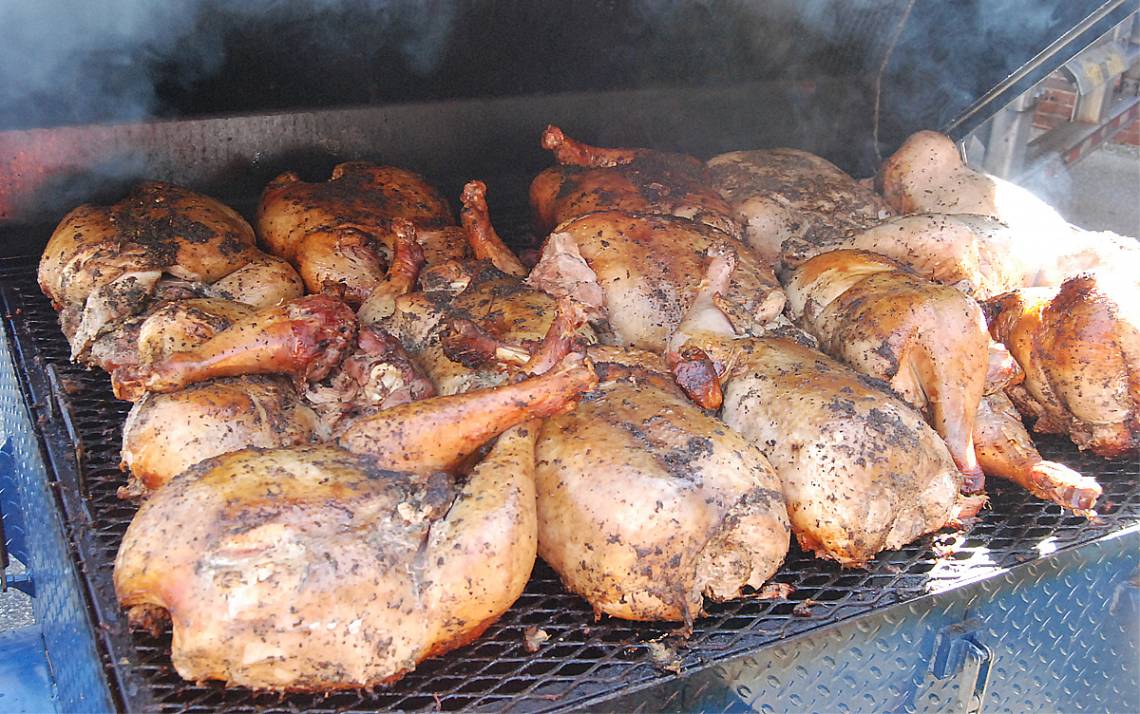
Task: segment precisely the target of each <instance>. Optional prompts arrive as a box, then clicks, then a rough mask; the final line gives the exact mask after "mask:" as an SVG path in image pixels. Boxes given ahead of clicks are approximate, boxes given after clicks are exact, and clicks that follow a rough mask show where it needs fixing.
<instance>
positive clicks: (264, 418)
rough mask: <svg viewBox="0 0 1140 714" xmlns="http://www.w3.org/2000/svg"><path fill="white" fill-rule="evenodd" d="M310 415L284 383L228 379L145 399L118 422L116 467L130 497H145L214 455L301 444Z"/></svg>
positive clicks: (314, 429) (310, 433)
mask: <svg viewBox="0 0 1140 714" xmlns="http://www.w3.org/2000/svg"><path fill="white" fill-rule="evenodd" d="M319 431H320V430H319V425H318V422H317V415H316V414H315V413H314V412H313V410H312V409H310V408H309V407H308V406H306V405H305V404H304V403H303V402H302V401H301V400H300V398H299V397H298V396H297V390H296V389H294V388H293V387H292V385H290V384H289V383H288V382H287V381H286V380H283V379H280V378H274V377H231V378H227V379H216V380H212V381H209V382H201V383H199V384H192V385H190V386H189V387H187V388H186V389H182V390H179V391H177V392H173V393H171V394H147V395H145V396H144V397H143V398H142V399H140V400H139V401H138V402H136V403H135V405H134V406H133V407H132V408H131V412H130V414H128V415H127V421H126V423H125V424H124V425H123V450H122V468H124V469H130V472H131V481H132V487H130V489H129V490H131V491H133V492H142V493H147V492H150V491H154V490H156V489H158V488H160V487H161V486H163V485H164V484H165V483H166V482H167V481H169V480H170V479H171V478H173V477H174V476H175V475H177V474H180V473H182V472H183V471H185V470H186V469H188V468H189V467H191V466H193V465H194V464H196V463H198V462H199V461H203V460H205V459H208V458H210V457H213V456H217V455H219V454H225V453H228V452H231V451H237V450H239V449H244V448H247V447H251V446H258V447H264V448H271V447H280V446H297V445H301V444H307V443H309V442H310V441H312V440H313V439H314V437H315V436H317V435H318V434H319Z"/></svg>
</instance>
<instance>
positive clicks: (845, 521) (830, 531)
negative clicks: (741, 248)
mask: <svg viewBox="0 0 1140 714" xmlns="http://www.w3.org/2000/svg"><path fill="white" fill-rule="evenodd" d="M728 248H729V246H723V245H722V246H717V247H716V248H715V249H714V250H710V251H709V253H710V255H709V262H708V266H707V267H706V269H705V274H704V277H703V278H702V280H701V288H700V292H699V293H698V295H697V298H696V299H695V300H694V301H693V304H692V306H691V307H690V308H689V311H688V313H687V314H686V315H685V319H684V320H683V321H682V323H681V326H680V327H679V328H678V329H677V332H676V333H675V334H674V335H673V337H672V338H671V339H670V352H669V357H670V362H671V367H672V368H673V373H674V375H675V376H676V377H677V381H678V383H679V385H680V386H681V388H682V389H684V391H685V392H686V394H688V395H689V397H690V398H691V399H693V400H694V401H696V402H697V403H698V404H701V405H702V406H706V407H712V408H716V407H721V406H722V404H723V411H722V418H723V419H724V420H725V422H726V423H727V424H728V425H729V426H731V427H732V428H733V429H735V430H736V431H738V432H739V433H741V434H742V435H744V436H745V437H746V438H748V439H749V440H750V441H751V442H752V443H754V444H756V445H757V446H758V447H760V449H761V450H762V451H763V452H764V454H765V455H766V456H767V457H768V458H769V459H770V461H771V463H772V465H773V466H774V467H775V468H776V472H777V473H778V474H779V476H780V479H781V483H782V488H783V494H784V498H785V500H786V502H787V507H788V515H789V517H790V519H791V524H792V530H793V532H794V533H795V534H796V538H797V539H798V540H799V542H800V544H801V545H802V546H803V547H804V548H805V549H806V550H810V551H812V552H814V553H816V555H818V556H819V557H822V558H831V559H834V560H837V561H839V562H840V563H843V564H844V565H860V564H862V563H865V562H866V561H868V560H870V559H871V558H872V557H874V555H875V554H876V553H878V552H879V551H881V550H885V549H890V548H897V547H900V546H901V545H904V544H906V543H909V542H910V541H912V540H914V539H915V538H917V537H918V536H920V535H922V534H924V533H928V532H930V531H933V530H937V529H939V528H941V527H942V526H944V525H946V524H947V522H948V521H949V520H950V519H951V517H952V516H954V515H955V514H956V512H957V511H958V508H959V504H958V499H957V493H958V489H959V485H960V483H961V476H960V474H959V473H958V472H957V470H956V468H955V466H954V462H953V459H952V458H951V457H950V453H949V451H948V450H947V449H946V444H945V443H944V442H943V441H942V440H941V439H939V437H938V435H937V434H936V433H935V432H934V431H933V430H932V429H931V428H930V427H929V426H927V425H926V424H925V423H924V422H923V421H922V417H921V416H920V415H919V414H917V413H916V412H914V411H912V410H911V409H910V408H909V407H907V406H906V405H905V404H903V403H902V402H901V401H900V400H899V399H897V398H895V397H894V396H892V395H889V394H888V391H887V390H888V388H887V386H886V385H885V384H883V383H881V382H875V381H873V380H870V379H867V378H866V377H862V376H860V375H858V374H857V373H855V372H854V371H852V370H851V369H849V368H847V367H844V366H842V365H840V364H839V363H837V362H834V361H832V360H830V359H828V358H826V357H824V356H823V355H822V354H820V353H819V352H817V351H816V350H814V349H811V348H809V347H806V346H804V345H802V344H799V343H798V342H795V341H793V340H790V339H786V338H782V337H775V336H773V337H765V338H762V339H753V338H743V339H738V338H737V337H736V334H735V332H734V331H733V328H732V325H731V324H730V322H729V321H728V319H727V317H726V316H725V315H724V314H723V313H722V312H720V309H719V308H718V307H717V304H716V300H715V298H716V295H717V294H718V293H719V292H721V291H723V290H724V289H725V287H726V286H727V284H728V280H729V275H730V274H731V272H732V269H733V262H734V259H735V254H734V252H732V251H731V250H729V249H728ZM714 405H715V406H714Z"/></svg>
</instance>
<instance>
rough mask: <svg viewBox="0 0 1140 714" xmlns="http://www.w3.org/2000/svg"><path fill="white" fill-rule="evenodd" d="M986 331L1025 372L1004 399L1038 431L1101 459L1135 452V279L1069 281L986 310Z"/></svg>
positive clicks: (1139, 331)
mask: <svg viewBox="0 0 1140 714" xmlns="http://www.w3.org/2000/svg"><path fill="white" fill-rule="evenodd" d="M986 307H987V311H988V313H989V325H990V332H991V333H992V334H993V336H994V338H995V339H997V340H1000V341H1002V342H1003V343H1004V344H1005V346H1006V347H1008V348H1009V351H1010V353H1011V354H1012V355H1013V357H1014V359H1016V360H1017V362H1018V364H1020V365H1021V367H1022V369H1024V371H1025V380H1024V382H1023V383H1022V384H1020V385H1018V386H1015V387H1011V388H1010V389H1009V390H1008V393H1009V396H1010V397H1011V398H1012V399H1013V401H1014V403H1015V404H1016V405H1017V408H1018V410H1019V411H1021V413H1022V414H1024V415H1025V416H1027V417H1029V418H1031V419H1033V420H1035V421H1034V429H1035V430H1036V431H1039V432H1046V433H1059V434H1068V435H1069V437H1070V438H1071V439H1072V440H1073V442H1074V443H1075V444H1077V446H1079V447H1080V448H1082V449H1092V450H1093V452H1094V453H1097V454H1099V455H1101V456H1105V457H1113V456H1121V455H1124V454H1128V453H1135V452H1136V450H1137V449H1138V448H1140V286H1138V285H1137V278H1136V274H1135V272H1129V271H1128V269H1127V268H1125V269H1124V270H1123V271H1121V272H1120V273H1115V274H1114V273H1111V272H1105V271H1100V272H1093V273H1082V274H1080V275H1075V276H1073V277H1071V278H1069V279H1068V280H1066V281H1065V282H1064V283H1062V284H1061V286H1060V287H1059V288H1027V289H1024V290H1018V291H1015V292H1012V293H1007V294H1005V295H1001V296H998V297H996V298H994V299H993V300H991V301H990V302H989V303H987V306H986Z"/></svg>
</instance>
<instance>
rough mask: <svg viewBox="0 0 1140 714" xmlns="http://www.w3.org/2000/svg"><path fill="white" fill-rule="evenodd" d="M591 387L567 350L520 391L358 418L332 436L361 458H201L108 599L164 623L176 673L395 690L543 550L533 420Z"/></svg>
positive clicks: (486, 609) (260, 683) (164, 499)
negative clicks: (170, 632)
mask: <svg viewBox="0 0 1140 714" xmlns="http://www.w3.org/2000/svg"><path fill="white" fill-rule="evenodd" d="M596 383H597V378H596V377H595V376H594V373H593V371H592V369H591V368H590V366H589V364H588V363H586V362H584V361H583V359H582V356H581V355H580V354H579V355H570V356H568V357H567V358H566V359H565V360H563V362H562V363H560V364H559V365H558V366H556V367H555V368H554V369H553V370H551V371H550V372H548V373H547V374H545V375H542V376H540V377H536V378H533V379H530V380H526V381H524V382H520V383H518V384H513V385H509V386H505V387H500V388H496V389H493V390H486V391H483V392H472V393H468V394H463V395H458V396H453V397H437V398H433V399H429V400H425V401H421V402H416V403H413V404H407V405H404V406H402V407H397V408H395V409H389V410H387V411H384V412H380V413H378V414H375V415H372V416H370V417H367V418H365V419H361V420H358V421H357V422H356V424H355V429H354V431H353V433H352V434H350V435H346V436H345V437H343V438H342V439H341V441H340V444H341V446H342V447H348V448H349V449H357V453H354V452H353V451H349V450H345V449H344V448H340V447H336V446H331V445H329V446H315V447H303V448H292V449H274V450H268V451H266V450H243V451H238V452H233V453H230V454H225V455H223V456H219V457H215V458H213V459H210V460H207V461H204V462H202V463H200V464H198V465H197V466H195V467H193V468H191V469H190V470H189V471H186V472H183V473H182V474H180V475H179V476H177V477H175V478H174V479H173V480H172V481H171V482H170V483H168V484H167V485H166V486H165V487H163V488H162V489H161V490H159V491H158V492H157V493H156V494H154V496H152V497H151V498H150V499H149V500H148V501H147V502H146V503H144V504H143V506H142V508H140V509H139V512H138V513H137V514H136V516H135V518H134V520H133V521H132V522H131V525H130V527H129V528H128V529H127V533H126V535H125V536H124V538H123V542H122V545H121V546H120V549H119V554H118V557H117V558H116V562H115V573H114V581H115V590H116V593H117V594H118V597H119V601H120V603H121V604H122V605H123V606H124V607H126V608H128V609H129V611H130V617H131V620H132V622H133V623H135V624H139V625H149V626H151V627H154V626H157V625H158V624H160V622H161V619H162V617H164V616H165V615H164V613H168V615H169V617H170V619H171V621H172V623H173V629H174V637H173V641H172V659H173V662H174V666H175V668H176V669H177V671H178V673H179V674H180V675H181V676H182V677H184V678H185V679H188V680H191V681H194V680H198V681H200V680H205V679H219V680H222V681H225V682H227V683H229V684H234V685H242V686H248V687H254V688H259V689H278V690H327V689H339V688H359V687H370V686H375V685H379V684H384V683H387V682H391V681H393V680H395V679H398V678H399V677H400V676H401V675H403V674H404V673H405V672H407V671H409V670H411V669H413V668H414V667H415V666H416V664H417V663H419V662H420V661H422V660H423V659H425V658H427V657H430V656H433V655H437V654H441V653H443V652H446V651H448V650H450V649H453V648H455V647H459V646H462V645H463V644H466V643H467V642H470V641H471V640H472V639H474V638H476V637H478V636H479V635H480V634H481V633H482V632H483V631H484V630H485V629H486V628H487V627H488V626H489V625H490V624H491V623H492V622H494V621H495V620H496V619H498V617H499V616H500V615H501V614H502V613H503V612H504V611H506V609H507V608H509V607H510V606H511V605H512V604H513V603H514V601H515V599H517V598H518V596H519V594H520V593H521V592H522V590H523V587H524V586H525V584H526V582H527V579H528V578H529V576H530V572H531V569H532V568H533V565H534V558H535V547H536V545H535V543H536V526H535V518H536V516H535V492H534V447H535V441H536V439H537V437H538V424H537V422H535V421H533V420H535V419H540V418H542V417H544V416H549V415H551V414H558V413H564V412H565V411H567V410H569V409H572V408H573V406H574V403H575V401H576V400H577V398H578V395H579V394H580V393H581V392H583V391H587V390H589V389H591V388H592V387H593V386H594V385H595V384H596ZM498 434H501V436H499V437H498V439H497V440H496V441H495V442H494V443H493V445H491V447H490V450H489V451H487V453H486V455H485V456H483V458H482V459H481V460H479V461H478V463H477V464H475V465H474V466H473V467H471V468H469V469H466V468H463V464H466V463H470V461H471V459H472V457H473V456H475V455H476V452H477V451H478V450H479V449H480V447H482V446H483V445H484V444H485V443H486V442H487V441H488V440H490V439H493V438H494V437H495V436H496V435H498ZM357 447H360V448H357ZM444 470H456V471H460V470H462V471H466V472H467V474H466V478H465V480H464V481H463V482H462V483H460V482H457V481H456V480H455V479H454V478H453V477H452V476H451V475H449V474H447V473H444Z"/></svg>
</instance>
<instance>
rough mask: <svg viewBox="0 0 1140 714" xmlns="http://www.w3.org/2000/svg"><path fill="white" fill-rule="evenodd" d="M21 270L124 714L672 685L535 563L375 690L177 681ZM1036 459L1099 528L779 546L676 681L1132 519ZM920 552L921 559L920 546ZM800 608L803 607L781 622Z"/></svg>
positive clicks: (60, 362) (31, 387) (1073, 462)
mask: <svg viewBox="0 0 1140 714" xmlns="http://www.w3.org/2000/svg"><path fill="white" fill-rule="evenodd" d="M497 223H499V224H500V225H499V228H500V231H501V232H502V233H503V234H504V235H513V236H515V237H516V238H518V237H523V235H524V231H523V229H522V228H521V227H522V226H523V225H525V221H524V220H523V219H522V218H519V217H517V216H516V217H515V220H513V221H508V220H504V219H499V220H497ZM520 242H523V241H515V244H516V245H518V244H519V243H520ZM35 265H36V258H34V257H26V258H20V259H10V260H7V261H3V262H0V288H2V290H3V295H4V298H5V302H6V306H7V320H6V322H7V327H8V330H9V338H10V339H11V340H12V344H13V347H14V350H13V352H14V354H15V355H17V361H18V362H19V364H18V369H19V370H20V371H21V378H22V380H23V384H24V386H25V389H26V398H27V399H28V400H29V404H31V405H32V411H33V415H35V416H37V417H38V422H37V423H38V425H39V429H40V431H41V435H42V436H43V442H44V446H45V450H46V452H47V454H48V456H49V460H48V462H49V463H50V464H52V469H53V471H54V473H51V474H49V475H48V477H49V478H50V479H52V480H53V482H54V485H55V486H56V488H57V492H58V493H59V494H60V503H61V506H62V507H63V508H64V510H65V515H66V519H67V522H68V526H69V537H70V538H71V546H72V550H73V554H74V557H75V558H76V562H77V564H78V567H79V570H80V572H81V574H82V575H83V577H84V579H85V582H86V584H87V586H88V588H89V597H90V600H91V603H90V604H91V608H92V615H93V618H94V620H95V622H96V623H97V629H98V635H99V637H100V638H101V643H102V646H103V648H104V651H103V653H102V655H103V664H104V668H105V669H106V672H107V675H108V678H109V679H110V681H112V682H114V683H115V685H116V686H115V688H116V689H117V691H116V696H118V697H119V698H120V702H121V704H122V705H123V706H124V707H125V708H127V709H130V710H151V711H160V712H174V711H189V712H214V711H219V710H226V711H235V712H247V711H248V712H253V711H263V710H265V709H267V708H269V709H283V710H305V711H366V710H367V711H371V710H376V709H379V708H385V709H387V708H397V709H443V710H456V709H463V708H480V709H495V710H503V709H511V710H515V711H540V710H551V709H562V708H580V707H582V706H585V705H588V704H594V705H596V704H598V703H599V702H602V701H604V700H605V699H606V698H608V697H609V696H612V695H615V694H617V693H619V692H620V693H628V692H629V691H630V690H631V689H636V688H638V687H641V686H647V685H650V684H652V683H654V682H655V681H659V680H660V679H661V678H663V677H671V676H674V675H672V674H669V673H666V672H662V671H661V670H659V669H657V668H656V667H655V666H654V665H653V663H652V662H651V660H650V658H649V654H648V643H649V642H650V641H651V640H656V639H661V638H666V637H668V636H669V635H670V634H671V633H672V632H673V628H672V627H671V626H669V625H661V624H654V623H630V622H623V621H620V620H611V619H605V620H603V621H601V622H594V618H593V615H592V613H591V610H590V608H589V607H588V606H587V605H586V604H585V602H584V601H582V600H581V599H579V598H577V597H576V596H573V595H571V594H569V593H567V592H565V591H564V590H563V589H562V587H561V585H560V583H559V581H558V577H557V576H556V575H555V574H554V572H553V571H552V570H551V569H550V568H548V567H547V566H545V564H543V563H542V562H539V563H538V564H537V565H536V567H535V571H534V575H533V576H532V578H531V581H530V583H529V585H528V587H527V589H526V592H525V593H524V594H523V595H522V597H521V598H520V600H519V601H518V603H517V604H516V605H515V606H514V607H513V608H512V609H511V610H510V611H509V612H508V613H507V614H506V615H504V616H503V618H502V619H501V620H500V621H499V622H498V623H496V624H495V625H493V626H492V627H491V628H490V629H489V630H488V631H487V633H486V634H485V635H484V636H483V637H482V638H480V639H479V640H477V641H476V642H475V643H473V644H472V645H469V646H468V647H465V648H463V649H461V650H458V651H455V652H452V653H450V654H448V655H446V656H444V657H440V658H437V659H433V660H429V661H427V662H424V663H423V664H422V665H421V666H420V667H419V668H418V669H417V670H416V671H415V672H412V673H411V674H409V675H408V676H407V677H405V678H404V679H402V680H401V681H399V682H397V683H396V684H394V685H393V686H391V687H389V688H386V689H381V690H377V691H373V692H356V691H353V692H341V693H336V694H331V695H327V696H325V695H319V694H318V695H288V696H280V695H277V694H266V693H255V692H250V691H248V690H244V689H226V688H224V687H222V686H221V685H219V684H204V685H199V684H192V683H187V682H183V681H182V680H181V679H180V678H179V677H178V676H177V674H176V673H175V672H174V670H173V668H172V666H171V664H170V654H169V653H170V635H169V632H168V633H166V634H165V635H164V636H162V637H158V638H152V637H150V636H149V635H147V634H145V633H142V632H130V631H128V629H127V628H126V625H125V618H123V617H122V616H121V614H120V613H119V610H118V607H117V605H116V603H115V600H114V592H113V588H112V586H111V575H112V567H113V562H114V556H115V552H116V550H117V547H118V543H119V541H120V539H121V537H122V535H123V533H124V531H125V529H126V527H127V525H128V523H129V522H130V519H131V517H132V515H133V513H134V507H133V506H132V505H130V504H128V503H125V502H123V501H120V500H119V499H118V498H117V497H116V489H117V488H118V487H119V486H120V485H122V484H123V483H124V482H125V478H124V475H123V474H122V473H121V472H120V471H119V469H118V462H119V453H118V452H119V439H120V429H121V425H122V421H123V418H124V417H125V415H126V412H127V409H128V406H129V405H126V404H124V403H120V402H116V401H114V400H113V398H112V397H111V393H110V385H109V382H108V380H107V378H106V376H105V375H104V374H103V373H101V372H98V371H88V370H85V369H83V368H81V367H78V366H75V365H72V364H70V363H69V362H68V361H67V345H66V342H65V340H64V339H63V337H62V335H61V333H60V332H59V329H58V326H57V323H56V316H55V313H54V312H53V311H52V309H51V307H50V306H49V305H48V303H47V301H46V300H45V299H44V298H43V297H42V296H41V295H40V292H39V290H38V288H37V286H36V283H35V278H34V274H35ZM1039 446H1040V447H1041V451H1042V453H1044V454H1045V455H1046V457H1047V458H1052V459H1055V460H1058V461H1062V462H1064V463H1066V464H1068V465H1070V466H1072V467H1073V468H1075V469H1077V470H1079V471H1082V472H1083V473H1086V474H1090V475H1096V476H1097V477H1098V478H1099V479H1100V481H1101V484H1102V485H1103V486H1104V490H1105V500H1106V501H1107V502H1108V503H1109V504H1110V505H1109V507H1108V508H1107V509H1106V511H1105V513H1104V515H1103V518H1102V522H1101V523H1100V524H1096V525H1094V524H1089V523H1088V522H1086V521H1085V519H1083V518H1081V517H1079V516H1074V515H1071V514H1067V513H1065V512H1063V511H1062V510H1061V509H1060V508H1059V507H1057V506H1054V505H1050V504H1045V503H1043V502H1040V501H1037V500H1035V499H1034V498H1032V497H1030V496H1029V495H1028V494H1026V493H1025V492H1023V491H1021V490H1020V489H1017V488H1014V487H1012V486H1008V485H1007V484H1006V483H1004V482H1001V481H997V480H993V479H991V480H990V481H989V483H990V495H991V497H992V510H989V511H986V512H985V513H984V514H983V517H982V518H981V519H980V521H979V522H978V524H977V525H976V526H975V527H974V528H973V529H972V530H971V531H970V532H969V533H968V534H964V535H963V534H954V535H942V536H938V537H936V538H935V539H931V538H927V539H924V540H922V541H919V542H918V543H915V544H912V545H910V546H908V547H906V548H903V549H902V550H899V551H896V552H893V553H887V554H883V555H881V556H880V557H879V558H877V559H876V560H875V561H874V562H872V563H871V564H870V565H869V567H868V568H866V569H865V570H843V569H841V568H839V567H838V566H836V565H834V564H831V563H826V562H823V561H820V560H816V559H814V558H812V557H810V556H807V555H804V554H803V553H801V552H799V551H798V549H796V548H795V547H794V546H793V550H792V552H791V553H790V554H789V557H788V560H787V562H786V564H785V565H784V567H783V568H782V569H781V570H780V572H779V574H778V575H777V577H776V580H777V581H779V582H783V583H788V584H790V585H792V586H794V587H795V592H794V593H793V594H792V595H791V596H790V598H788V599H780V600H767V601H765V600H756V599H751V600H750V599H744V600H739V601H736V602H729V603H723V604H718V605H712V606H710V607H709V616H708V617H707V618H704V619H702V620H700V621H699V622H698V623H697V624H696V626H695V628H694V631H693V633H692V636H691V637H690V638H689V639H688V640H687V642H686V643H685V644H684V646H682V647H680V648H679V655H680V657H681V662H682V667H683V669H684V670H687V671H692V670H693V669H695V668H699V667H702V666H705V665H709V664H712V663H715V662H716V661H719V660H723V659H727V658H729V657H732V656H735V655H737V654H740V653H743V652H747V651H755V650H757V649H759V648H762V647H764V646H765V645H767V644H770V643H773V642H775V641H777V640H780V639H782V638H785V637H788V636H791V635H795V634H799V633H803V632H806V631H808V630H813V629H816V628H823V627H827V626H829V625H834V624H835V623H837V622H839V621H841V620H845V619H848V618H851V617H855V616H858V615H864V614H867V613H869V612H871V611H873V610H875V609H877V608H882V607H885V606H888V605H892V604H895V603H898V602H903V601H908V600H914V599H916V598H920V597H937V595H936V594H937V593H938V592H940V591H944V590H946V589H949V588H952V587H954V586H955V585H958V584H962V583H964V582H966V581H967V580H974V579H977V578H978V577H981V576H984V575H986V574H989V573H992V572H997V571H1000V570H1002V569H1004V568H1008V567H1011V566H1013V565H1016V564H1019V563H1022V562H1025V561H1028V560H1032V559H1034V558H1039V557H1043V556H1044V555H1046V554H1047V553H1049V552H1052V551H1054V550H1059V549H1063V548H1070V547H1073V546H1076V545H1079V544H1082V543H1085V542H1088V541H1091V540H1095V539H1098V538H1101V537H1104V536H1106V535H1108V534H1109V533H1111V532H1114V531H1116V530H1120V529H1121V528H1124V527H1126V526H1128V525H1131V524H1134V523H1136V522H1137V521H1138V520H1140V488H1138V485H1137V471H1138V468H1137V465H1136V464H1135V462H1134V461H1115V462H1109V461H1104V460H1102V459H1099V458H1098V457H1095V456H1092V455H1087V454H1080V453H1078V452H1077V451H1076V449H1075V448H1074V447H1072V446H1071V445H1070V444H1069V443H1068V442H1067V441H1064V440H1061V439H1055V438H1042V439H1041V440H1040V444H1039ZM935 540H937V541H938V543H937V546H936V547H932V546H934V545H935V544H934V541H935ZM808 599H810V600H812V601H814V604H812V605H811V606H810V607H809V608H806V609H805V608H802V607H801V608H799V609H798V610H797V608H796V606H797V605H799V604H801V603H803V602H804V601H806V600H808ZM530 626H536V627H540V628H542V629H543V630H545V631H546V632H547V633H548V634H549V635H550V639H549V640H548V641H546V642H544V643H543V644H542V645H541V646H540V648H539V650H538V651H537V652H535V653H529V652H527V650H526V648H525V646H524V642H523V638H524V631H525V630H526V628H527V627H530ZM673 642H675V640H674V641H673Z"/></svg>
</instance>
